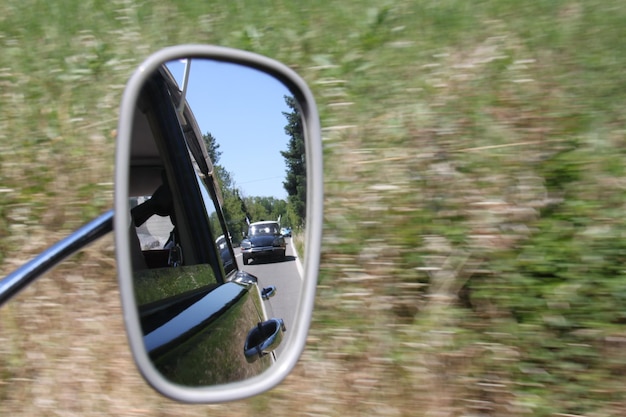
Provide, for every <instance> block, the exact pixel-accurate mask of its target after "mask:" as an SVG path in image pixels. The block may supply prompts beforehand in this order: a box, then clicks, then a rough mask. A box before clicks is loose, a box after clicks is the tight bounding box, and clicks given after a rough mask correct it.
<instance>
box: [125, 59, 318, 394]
mask: <svg viewBox="0 0 626 417" xmlns="http://www.w3.org/2000/svg"><path fill="white" fill-rule="evenodd" d="M302 125H303V122H302V120H301V117H300V112H299V110H298V103H297V102H296V100H295V99H294V97H293V95H292V94H291V93H290V91H289V89H288V88H287V87H286V86H285V85H283V84H282V83H281V82H280V81H279V80H277V79H275V78H274V77H272V76H270V75H268V74H265V73H263V72H260V71H258V70H256V69H253V68H248V67H245V66H241V65H238V64H233V63H226V62H218V61H212V60H207V59H182V60H176V61H170V62H167V63H166V64H164V65H163V66H162V67H161V68H160V69H159V70H158V71H157V72H155V73H154V74H153V76H151V77H149V79H148V81H147V82H146V84H145V86H144V87H143V89H142V91H141V94H140V97H139V100H138V102H137V105H136V109H135V115H134V122H133V130H132V142H131V156H130V176H129V194H130V195H129V201H130V207H131V218H132V223H133V224H132V225H130V227H129V239H130V243H131V252H133V253H132V254H131V258H132V266H133V286H134V294H135V301H136V305H137V309H138V313H139V317H140V320H141V328H142V331H143V335H144V336H143V340H144V347H145V349H146V351H147V354H148V356H149V358H150V360H151V361H152V363H153V365H154V367H155V368H156V369H157V370H158V371H159V372H160V373H161V374H162V375H163V376H164V377H165V378H166V379H168V380H170V381H171V382H174V383H176V384H180V385H184V386H194V387H195V386H211V385H216V384H224V383H228V382H234V381H241V380H244V379H246V378H249V377H251V376H254V375H258V374H259V373H262V372H263V371H264V370H265V369H267V368H268V367H270V366H272V365H273V364H274V363H275V362H276V361H277V360H279V359H280V356H281V352H282V350H281V349H283V347H284V344H285V341H286V340H287V338H288V337H289V328H290V325H291V324H292V323H293V320H294V319H295V312H296V308H297V302H298V299H299V297H300V292H301V291H302V280H303V272H302V271H303V269H302V264H301V260H300V256H299V254H302V253H303V251H304V247H303V245H304V230H303V225H304V224H305V218H304V216H305V213H306V200H305V198H306V166H305V155H304V146H305V145H304V138H303V130H302Z"/></svg>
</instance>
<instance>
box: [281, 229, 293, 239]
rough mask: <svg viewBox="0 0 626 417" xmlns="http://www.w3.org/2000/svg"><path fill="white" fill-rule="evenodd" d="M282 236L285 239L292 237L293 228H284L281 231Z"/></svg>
mask: <svg viewBox="0 0 626 417" xmlns="http://www.w3.org/2000/svg"><path fill="white" fill-rule="evenodd" d="M280 234H281V235H283V236H284V237H291V227H283V228H282V229H280Z"/></svg>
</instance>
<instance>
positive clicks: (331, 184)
mask: <svg viewBox="0 0 626 417" xmlns="http://www.w3.org/2000/svg"><path fill="white" fill-rule="evenodd" d="M625 19H626V3H623V2H620V1H613V0H610V1H598V0H589V1H559V0H537V1H533V2H517V1H512V0H485V1H460V0H438V1H435V0H421V1H394V2H392V1H387V2H381V1H365V0H364V1H356V0H344V1H341V2H331V1H327V0H321V1H315V2H309V3H306V4H299V3H298V2H289V1H281V0H275V1H269V0H266V1H256V2H243V1H226V2H210V1H195V2H189V1H167V2H166V1H153V2H134V1H127V0H113V1H100V0H84V1H78V0H58V1H55V2H49V1H43V0H20V1H17V0H5V1H3V2H2V3H1V4H0V51H2V52H1V53H0V260H1V261H2V265H3V266H2V272H3V273H8V272H9V271H10V270H12V269H13V268H15V267H16V266H18V265H19V264H21V263H22V262H23V261H25V260H27V259H29V258H30V257H31V256H32V255H34V254H35V253H37V252H38V251H39V250H41V249H43V248H45V247H46V246H48V245H49V244H51V243H53V242H54V241H56V240H57V239H59V238H61V237H63V236H64V235H66V234H67V233H69V232H70V231H71V230H73V229H75V228H76V227H77V226H78V225H80V224H83V223H84V222H86V221H87V220H89V219H91V218H92V217H94V216H95V215H97V214H99V213H101V212H103V211H104V210H106V209H108V208H110V207H111V206H112V188H113V186H112V176H113V152H114V146H115V128H116V118H117V113H116V112H117V109H118V104H119V102H120V99H121V93H122V91H123V87H124V83H125V81H126V79H127V78H128V77H129V75H130V74H131V73H132V71H133V70H134V68H135V66H136V65H137V64H138V63H139V62H141V60H143V59H144V58H145V57H147V56H148V55H149V54H150V53H151V52H154V51H156V50H158V49H159V48H161V47H164V46H167V45H172V44H177V43H212V44H219V45H224V46H231V47H236V48H242V49H246V50H251V51H254V52H258V53H261V54H265V55H268V56H271V57H273V58H276V59H278V60H280V61H283V62H285V63H286V64H287V65H289V66H291V67H292V68H294V69H295V70H296V71H297V72H298V73H299V74H301V75H302V76H303V77H304V78H305V80H306V81H307V82H308V83H309V85H310V86H311V88H312V90H313V92H314V94H315V96H316V99H317V101H318V105H319V107H320V112H321V117H322V126H323V127H324V154H325V190H326V196H325V207H326V209H325V225H324V239H323V242H324V243H323V253H322V267H321V271H320V280H319V282H320V283H319V290H318V298H317V302H316V311H315V314H314V320H313V325H312V328H311V332H310V337H309V343H308V346H307V350H306V351H305V353H304V355H303V357H302V359H301V361H300V362H299V364H298V366H297V368H296V370H295V371H294V373H293V374H292V375H290V376H289V377H288V379H287V380H286V381H285V382H284V383H283V384H281V385H280V386H279V387H277V388H275V389H274V390H272V391H271V392H269V393H266V394H264V395H261V396H258V397H255V398H252V399H249V400H245V401H240V402H236V403H233V404H222V405H213V406H198V405H196V406H190V405H180V404H177V403H174V402H172V401H170V400H168V399H165V398H162V397H161V396H159V395H158V394H156V393H154V392H153V391H152V390H151V389H150V388H149V387H147V386H146V385H145V384H144V383H143V381H142V380H141V377H140V376H139V375H138V373H137V371H136V370H135V368H134V365H133V364H132V360H131V358H130V354H129V352H128V348H127V346H126V341H125V334H124V329H123V324H122V316H121V311H120V306H119V301H118V300H119V294H118V292H117V284H116V277H115V262H114V253H113V243H112V239H111V238H105V239H103V240H102V241H101V242H98V243H97V244H95V245H94V246H92V247H90V248H89V249H88V250H86V251H84V252H82V253H80V254H78V255H76V256H74V257H73V258H72V259H71V260H69V261H67V262H65V263H64V264H63V265H61V266H60V267H58V268H57V269H55V270H54V271H52V272H51V273H49V274H48V275H46V276H45V277H44V278H42V279H41V280H39V281H38V282H37V283H36V284H35V285H33V286H32V287H31V288H29V289H28V290H26V291H24V293H22V294H21V295H20V296H19V297H18V299H17V300H16V301H13V302H11V303H9V304H8V305H6V306H4V307H3V308H2V312H1V314H0V415H13V416H31V415H42V416H55V415H63V416H73V415H76V416H79V415H80V416H83V415H127V416H142V415H158V416H170V415H172V416H174V415H176V416H212V415H215V416H218V415H219V416H221V415H225V414H227V415H229V416H239V415H241V416H243V415H251V414H256V415H271V416H293V415H307V416H340V415H343V416H361V415H383V416H415V415H420V416H461V415H463V416H500V415H507V416H526V415H531V416H574V415H576V416H579V415H583V416H594V417H599V416H619V415H624V414H625V413H626V388H625V386H624V378H623V375H624V374H625V373H626V353H624V352H626V349H625V348H626V331H625V328H624V325H625V324H626V289H625V288H626V285H625V283H626V280H625V279H624V278H625V272H624V260H626V223H625V221H624V216H623V212H624V206H625V203H626V198H625V190H626V172H625V164H624V162H625V151H626V124H625V117H624V114H623V106H624V102H625V101H626V77H625V76H624V68H626V44H625V43H624V42H623V41H622V40H623V39H625V38H626V25H625V24H624V21H625Z"/></svg>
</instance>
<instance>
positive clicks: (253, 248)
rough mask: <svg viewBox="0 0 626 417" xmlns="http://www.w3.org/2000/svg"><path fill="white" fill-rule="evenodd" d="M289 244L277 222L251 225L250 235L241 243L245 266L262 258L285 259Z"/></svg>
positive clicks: (249, 228)
mask: <svg viewBox="0 0 626 417" xmlns="http://www.w3.org/2000/svg"><path fill="white" fill-rule="evenodd" d="M286 249H287V243H286V242H285V238H284V237H283V235H282V234H281V233H280V225H279V224H278V222H276V221H262V222H255V223H252V224H250V226H249V227H248V235H247V236H246V238H245V239H244V240H242V241H241V255H242V258H243V263H244V265H247V264H248V262H249V261H250V260H255V259H261V258H266V259H268V258H274V259H285V253H286Z"/></svg>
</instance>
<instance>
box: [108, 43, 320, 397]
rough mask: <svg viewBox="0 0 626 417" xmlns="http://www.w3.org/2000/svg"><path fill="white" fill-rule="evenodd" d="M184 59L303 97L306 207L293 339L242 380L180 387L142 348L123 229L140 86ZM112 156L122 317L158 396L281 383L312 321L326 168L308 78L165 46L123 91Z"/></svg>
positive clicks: (227, 53) (204, 49)
mask: <svg viewBox="0 0 626 417" xmlns="http://www.w3.org/2000/svg"><path fill="white" fill-rule="evenodd" d="M182 58H193V59H196V58H206V59H211V60H216V61H224V62H231V63H236V64H240V65H243V66H247V67H251V68H255V69H257V70H260V71H263V72H265V73H267V74H269V75H272V76H274V77H275V78H276V79H278V80H280V81H281V82H283V83H284V84H285V86H287V87H288V88H289V89H290V90H291V91H292V93H293V94H294V98H295V99H296V100H297V101H298V102H299V103H300V106H301V109H300V110H301V114H302V118H303V129H304V136H305V145H306V164H307V212H306V235H305V241H306V245H305V253H304V277H305V279H304V281H303V288H302V291H301V294H300V299H299V304H298V308H297V311H296V320H295V321H294V323H293V325H291V326H290V329H289V332H290V337H289V338H288V339H287V340H286V341H285V348H284V351H283V353H282V354H281V357H280V358H279V359H278V360H277V361H276V363H275V364H274V365H273V366H272V367H270V369H268V370H267V371H265V372H263V373H262V374H261V375H258V376H255V377H252V378H250V379H247V380H245V381H240V382H233V383H229V384H225V385H218V386H212V387H197V388H196V387H193V388H190V387H183V386H180V385H176V384H173V383H171V382H169V381H168V380H167V379H165V378H164V377H163V376H162V375H161V374H160V373H159V372H158V371H157V370H156V368H154V366H153V365H152V362H151V361H150V359H149V357H148V355H147V353H146V351H145V349H144V346H143V333H142V331H141V328H140V325H139V317H138V314H137V310H136V308H135V301H134V289H133V283H132V276H133V275H132V267H131V257H130V245H129V239H128V233H127V230H128V227H129V225H130V224H131V218H130V206H129V201H128V191H129V190H128V177H129V173H130V172H129V159H130V143H131V134H132V124H133V114H134V109H135V105H136V102H137V100H138V98H139V93H140V90H141V88H142V86H143V85H144V84H145V82H146V80H147V79H148V77H149V76H150V75H151V74H152V73H153V71H155V70H156V69H157V68H159V66H160V65H162V64H163V63H165V62H168V61H172V60H177V59H182ZM117 134H118V137H117V149H116V156H115V197H114V212H115V216H114V219H113V226H114V231H115V247H116V258H117V268H118V281H119V285H120V295H121V301H122V308H123V312H124V322H125V324H126V332H127V336H128V341H129V344H130V348H131V351H132V354H133V357H134V359H135V363H136V364H137V367H138V368H139V371H140V372H141V374H142V375H143V377H144V378H145V379H146V381H147V382H148V383H149V384H150V385H151V386H152V387H153V388H154V389H156V390H157V391H158V392H160V393H161V394H163V395H165V396H167V397H170V398H172V399H175V400H178V401H183V402H188V403H219V402H226V401H233V400H238V399H242V398H246V397H250V396H253V395H256V394H259V393H261V392H263V391H266V390H268V389H270V388H272V387H274V386H276V385H277V384H279V383H280V382H281V381H282V380H283V379H284V378H285V377H286V376H287V375H288V374H289V372H291V370H292V369H293V367H294V366H295V364H296V362H297V361H298V358H299V357H300V354H301V353H302V351H303V350H304V346H305V343H306V338H307V333H308V330H309V325H310V322H311V315H312V311H313V304H314V300H315V289H316V285H317V274H318V270H319V258H320V245H321V236H322V221H323V167H322V146H321V126H320V122H319V115H318V111H317V106H316V104H315V101H314V98H313V95H312V93H311V91H310V90H309V88H308V86H307V85H306V83H305V82H304V81H303V80H302V78H300V76H298V75H297V74H296V73H295V72H294V71H293V70H291V69H290V68H289V67H287V66H286V65H284V64H282V63H280V62H278V61H275V60H273V59H270V58H267V57H264V56H262V55H258V54H255V53H251V52H246V51H241V50H237V49H231V48H225V47H218V46H212V45H178V46H173V47H168V48H165V49H162V50H160V51H158V52H156V53H155V54H153V55H151V56H150V57H148V58H147V59H146V60H145V61H144V62H143V63H142V64H141V65H140V66H139V67H138V69H137V70H136V71H135V73H134V74H133V75H132V76H131V78H130V79H129V81H128V83H127V85H126V89H125V90H124V94H123V97H122V102H121V107H120V117H119V124H118V130H117Z"/></svg>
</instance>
